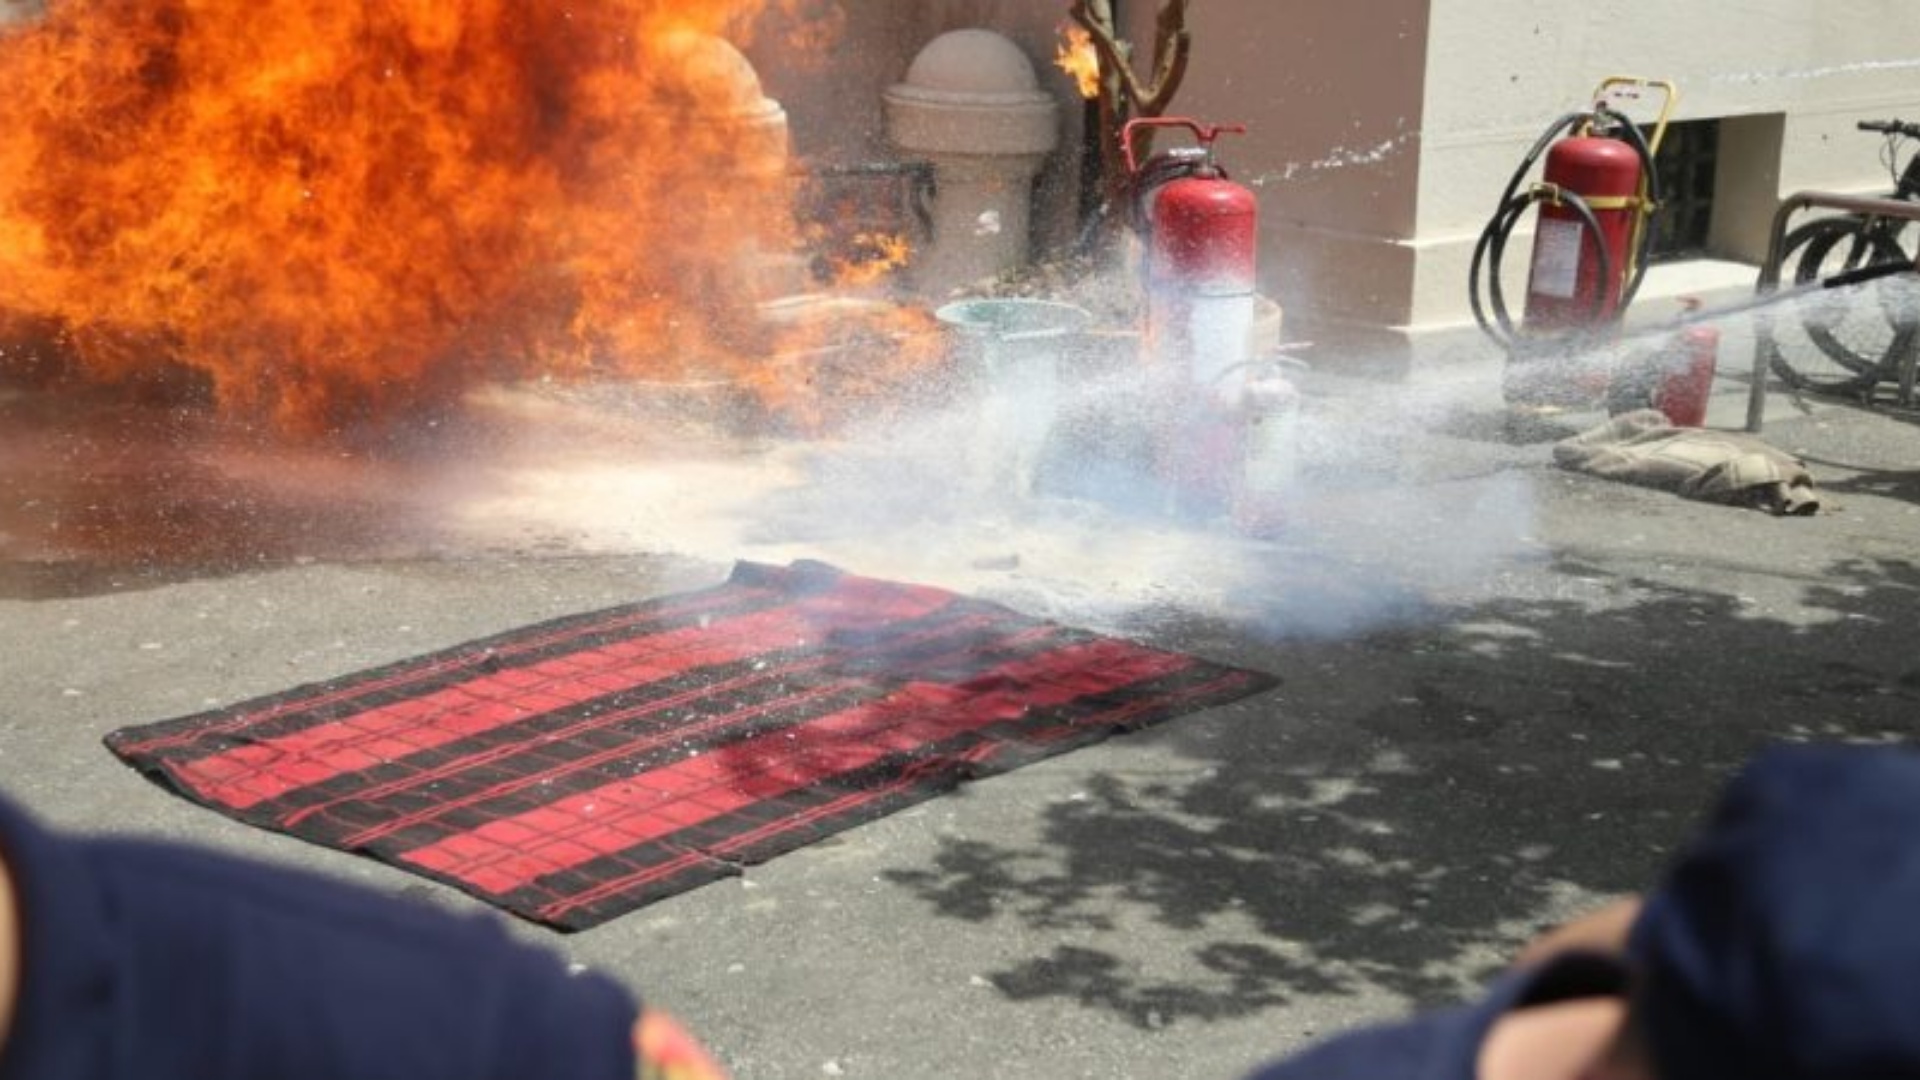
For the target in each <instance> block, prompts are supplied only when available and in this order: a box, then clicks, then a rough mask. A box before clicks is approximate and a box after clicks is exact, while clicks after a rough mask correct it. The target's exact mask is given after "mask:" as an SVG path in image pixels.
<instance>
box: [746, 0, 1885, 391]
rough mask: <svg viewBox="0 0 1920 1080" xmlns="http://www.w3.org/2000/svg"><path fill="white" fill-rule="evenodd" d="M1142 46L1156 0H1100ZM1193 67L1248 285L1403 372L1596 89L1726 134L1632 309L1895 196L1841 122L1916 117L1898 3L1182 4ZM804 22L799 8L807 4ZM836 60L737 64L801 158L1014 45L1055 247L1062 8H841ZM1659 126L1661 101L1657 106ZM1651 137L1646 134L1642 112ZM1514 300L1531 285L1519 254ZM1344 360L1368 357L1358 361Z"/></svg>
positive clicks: (1072, 163) (760, 41)
mask: <svg viewBox="0 0 1920 1080" xmlns="http://www.w3.org/2000/svg"><path fill="white" fill-rule="evenodd" d="M1116 3H1117V4H1118V6H1119V7H1120V9H1121V11H1122V13H1123V14H1124V15H1125V16H1126V17H1127V19H1128V20H1129V34H1130V36H1131V37H1132V39H1133V40H1134V41H1135V42H1137V43H1139V46H1140V48H1141V50H1142V51H1146V50H1147V49H1149V48H1150V45H1151V41H1152V24H1153V17H1154V14H1155V12H1156V10H1157V9H1158V6H1159V0H1116ZM1190 4H1191V7H1190V14H1189V25H1190V29H1191V31H1192V33H1193V38H1194V49H1193V62H1192V65H1191V68H1190V69H1189V72H1188V75H1187V79H1186V82H1185V84H1184V86H1183V88H1182V90H1181V92H1180V94H1179V96H1178V98H1177V99H1176V100H1175V102H1174V108H1173V110H1172V111H1173V112H1174V113H1175V114H1179V115H1187V116H1192V117H1195V118H1197V119H1201V120H1205V121H1208V122H1214V123H1224V122H1235V121H1237V122H1244V123H1246V124H1247V125H1248V126H1249V128H1250V129H1251V130H1250V132H1249V134H1247V135H1246V136H1243V137H1239V138H1232V137H1229V138H1228V139H1227V140H1226V141H1224V142H1223V143H1222V145H1221V155H1222V159H1223V161H1224V162H1225V164H1226V165H1227V166H1228V168H1229V169H1230V171H1231V172H1232V174H1233V176H1234V178H1235V179H1236V180H1239V181H1241V182H1242V183H1245V184H1247V185H1248V186H1249V187H1251V188H1252V189H1253V190H1254V191H1255V192H1256V193H1257V194H1258V195H1259V197H1260V203H1261V232H1262V247H1261V279H1262V287H1263V290H1264V291H1265V292H1267V293H1268V294H1269V295H1272V296H1274V297H1276V298H1277V299H1279V300H1280V301H1281V302H1282V304H1283V305H1284V306H1285V307H1286V310H1287V325H1288V331H1287V333H1288V336H1289V337H1291V338H1295V339H1299V340H1314V341H1316V342H1321V343H1325V344H1329V345H1336V344H1337V345H1341V346H1346V348H1344V349H1343V350H1342V351H1341V352H1339V353H1334V352H1333V351H1332V350H1330V349H1329V350H1326V351H1325V352H1323V353H1322V355H1343V356H1354V357H1364V358H1372V359H1380V360H1383V361H1385V362H1387V363H1398V362H1401V361H1402V360H1403V359H1404V356H1405V355H1406V354H1407V352H1408V350H1407V348H1406V346H1407V345H1408V343H1409V342H1411V341H1413V340H1416V339H1418V338H1420V337H1422V336H1425V335H1428V334H1432V333H1437V332H1443V331H1452V330H1459V329H1462V328H1466V327H1470V326H1471V315H1470V312H1469V309H1468V305H1467V274H1468V264H1469V259H1470V256H1471V253H1472V248H1473V245H1474V242H1475V240H1476V239H1477V237H1478V235H1479V232H1480V230H1481V229H1482V227H1483V226H1484V225H1485V223H1486V221H1487V219H1488V218H1489V217H1490V216H1491V215H1492V213H1493V210H1494V208H1495V203H1496V200H1497V199H1498V198H1499V195H1500V193H1501V191H1502V190H1503V188H1504V187H1505V185H1506V183H1507V181H1508V179H1509V177H1510V176H1511V175H1512V173H1513V171H1514V169H1515V168H1516V167H1517V166H1518V164H1519V163H1520V160H1521V158H1522V157H1523V156H1524V154H1525V153H1526V151H1527V149H1528V148H1529V147H1530V146H1531V145H1532V143H1533V142H1534V140H1535V139H1536V138H1537V137H1538V136H1539V134H1540V132H1541V131H1542V130H1544V129H1545V128H1546V126H1547V125H1548V124H1550V123H1551V122H1552V121H1553V120H1554V119H1556V118H1557V117H1559V116H1560V115H1562V114H1563V113H1566V112H1568V111H1572V110H1575V109H1580V108H1583V107H1585V106H1587V105H1588V104H1590V101H1589V99H1590V97H1591V95H1592V93H1593V91H1594V89H1595V87H1596V86H1597V85H1598V84H1599V82H1600V81H1601V80H1602V79H1603V78H1605V77H1606V76H1609V75H1616V74H1618V75H1635V76H1643V77H1647V78H1656V79H1666V80H1671V81H1672V82H1674V83H1675V84H1676V85H1677V87H1678V89H1679V95H1678V99H1677V102H1676V103H1675V104H1676V110H1675V114H1674V118H1675V119H1676V120H1700V119H1718V120H1720V122H1721V130H1720V137H1721V151H1720V152H1721V158H1722V164H1721V166H1720V171H1719V189H1718V191H1717V192H1716V196H1715V215H1714V222H1713V226H1712V234H1711V237H1710V241H1709V243H1710V247H1711V248H1712V253H1713V254H1714V255H1715V256H1716V258H1717V259H1719V260H1722V261H1720V262H1717V263H1715V264H1712V265H1710V266H1706V267H1704V268H1703V272H1704V273H1703V275H1693V276H1689V275H1688V274H1687V273H1684V272H1681V273H1670V272H1666V271H1658V272H1656V273H1655V274H1654V275H1651V276H1650V277H1649V280H1648V283H1647V286H1646V288H1645V289H1643V292H1642V302H1643V303H1649V304H1651V303H1654V302H1657V301H1659V300H1660V298H1661V296H1662V295H1663V292H1668V293H1670V292H1675V291H1681V290H1689V289H1693V288H1696V287H1697V286H1698V284H1699V282H1700V281H1703V280H1704V281H1707V282H1710V283H1711V282H1719V283H1722V284H1725V283H1729V282H1731V283H1736V284H1737V283H1744V282H1751V280H1752V276H1753V272H1754V271H1753V264H1755V263H1757V262H1758V260H1759V259H1760V257H1761V255H1762V253H1763V251H1764V245H1765V240H1766V231H1767V226H1768V224H1769V222H1770V220H1771V216H1772V213H1773V210H1774V207H1775V206H1776V205H1777V204H1778V200H1779V199H1780V198H1781V197H1782V196H1783V195H1785V194H1789V193H1791V192H1794V191H1798V190H1803V189H1808V188H1821V189H1831V190H1842V191H1856V192H1865V191H1878V190H1883V189H1885V188H1886V187H1887V186H1888V178H1887V175H1886V172H1885V169H1884V168H1883V167H1882V166H1881V164H1880V163H1879V151H1880V141H1879V139H1878V138H1877V137H1876V136H1871V135H1866V134H1862V133H1859V132H1856V131H1855V130H1854V129H1853V124H1854V122H1855V121H1856V120H1859V119H1865V118H1871V117H1881V118H1884V117H1890V116H1900V117H1905V118H1911V119H1916V120H1920V8H1917V7H1915V6H1914V4H1913V0H1826V2H1824V3H1817V4H1816V3H1811V2H1809V0H1742V2H1741V3H1738V4H1733V3H1726V2H1723V0H1702V2H1697V3H1690V4H1679V3H1672V2H1670V0H1284V2H1281V0H1190ZM801 7H802V8H803V9H804V8H805V5H801ZM839 9H840V11H841V13H842V17H843V18H844V26H843V27H842V32H841V35H840V38H839V41H840V44H839V45H838V46H837V47H835V48H834V49H832V50H831V51H830V52H828V53H827V54H825V55H823V56H820V57H816V58H815V59H813V60H812V61H810V62H800V61H799V60H797V59H796V54H795V53H794V52H793V51H792V50H790V49H788V48H786V46H785V44H784V42H783V39H782V36H781V34H780V33H779V27H778V25H777V19H776V20H775V23H774V24H773V25H770V26H769V27H767V28H765V32H763V33H761V34H759V35H758V36H757V37H756V40H755V41H754V42H753V43H752V44H750V45H749V46H748V48H747V51H748V54H749V56H750V58H752V59H753V60H754V62H755V65H756V67H757V68H758V69H759V71H760V72H761V74H762V78H763V80H764V81H765V82H766V84H767V89H768V92H769V93H770V94H771V95H772V96H774V97H776V98H778V99H779V100H780V101H781V102H782V104H783V105H784V106H785V107H786V109H787V111H788V113H789V117H790V122H791V126H792V129H793V134H794V143H795V147H796V150H797V152H799V153H800V154H802V155H804V156H806V157H808V158H810V159H813V160H825V161H839V162H848V161H861V160H866V161H879V160H885V159H887V158H888V157H890V156H891V155H892V153H893V152H892V151H891V149H890V148H889V147H888V146H887V143H886V139H885V132H884V130H883V126H882V123H881V107H880V94H881V93H882V92H883V91H884V90H885V89H886V87H887V86H889V85H891V84H892V83H893V82H895V81H897V80H898V79H899V78H900V77H901V76H902V75H903V74H904V72H905V70H906V67H907V65H908V64H909V63H910V62H911V61H912V58H913V56H914V55H915V53H916V52H917V51H918V49H919V48H920V47H921V46H923V45H925V44H926V42H927V41H929V40H931V39H932V38H933V37H934V36H935V35H937V34H939V33H941V32H944V31H946V30H951V29H957V28H961V27H968V26H983V27H988V28H991V29H995V30H998V31H1000V32H1001V33H1003V34H1006V35H1007V36H1008V37H1010V38H1012V39H1013V40H1014V41H1015V42H1016V43H1017V44H1018V45H1019V46H1020V47H1021V48H1022V49H1023V50H1024V51H1025V52H1026V53H1027V54H1028V56H1029V58H1030V59H1032V61H1033V62H1034V65H1035V68H1036V71H1037V72H1038V73H1039V75H1040V79H1041V83H1042V85H1043V86H1044V87H1045V88H1046V89H1048V90H1049V91H1051V92H1053V93H1055V94H1056V95H1058V96H1059V98H1060V100H1061V103H1062V109H1061V124H1062V136H1061V147H1062V150H1061V151H1060V153H1059V154H1057V155H1056V160H1055V161H1053V162H1052V163H1051V164H1050V165H1049V167H1048V169H1047V170H1046V171H1045V172H1044V173H1043V174H1042V176H1041V178H1040V181H1039V185H1038V191H1037V195H1036V198H1037V204H1036V210H1037V212H1036V214H1035V222H1036V230H1037V231H1038V233H1039V234H1040V235H1038V236H1037V237H1036V242H1037V244H1038V246H1039V247H1040V248H1041V249H1042V250H1045V249H1046V248H1048V247H1049V246H1054V247H1057V246H1059V245H1062V244H1065V243H1068V242H1070V240H1071V237H1072V227H1071V224H1072V220H1073V206H1074V186H1075V185H1074V177H1075V176H1076V173H1077V169H1078V163H1077V161H1076V160H1075V154H1076V152H1077V149H1078V148H1079V146H1080V145H1081V139H1080V131H1079V126H1080V121H1081V111H1080V109H1079V108H1077V107H1076V101H1077V99H1076V98H1075V96H1074V92H1073V88H1072V86H1071V83H1070V81H1069V80H1068V79H1067V78H1066V77H1065V76H1064V75H1063V74H1061V73H1059V72H1057V71H1055V70H1054V69H1053V68H1052V64H1051V61H1052V56H1053V50H1054V47H1055V43H1056V42H1057V40H1058V32H1059V27H1060V26H1061V25H1062V23H1063V22H1064V21H1065V19H1066V9H1067V4H1066V2H1065V0H1047V2H1044V3H1042V2H1035V0H916V2H914V3H901V2H899V0H839ZM1647 104H1648V107H1649V108H1652V107H1653V106H1654V105H1655V104H1657V103H1656V102H1652V101H1649V102H1648V103H1647ZM1648 115H1649V116H1650V115H1651V113H1649V114H1648ZM1516 247H1517V250H1515V251H1514V253H1513V256H1512V257H1510V259H1509V262H1510V263H1512V264H1513V265H1512V266H1511V267H1510V270H1512V271H1513V273H1510V275H1509V277H1510V278H1511V279H1512V280H1510V281H1509V285H1508V292H1509V294H1510V296H1511V297H1512V298H1513V300H1514V302H1515V304H1516V305H1517V304H1518V302H1519V295H1518V294H1519V293H1520V291H1521V290H1522V289H1523V288H1524V280H1522V278H1523V276H1524V269H1525V265H1524V264H1525V262H1526V257H1525V255H1526V251H1527V250H1528V249H1529V248H1530V245H1529V244H1528V243H1527V242H1526V240H1525V238H1524V237H1522V238H1519V239H1518V240H1516ZM1356 362H1359V361H1356Z"/></svg>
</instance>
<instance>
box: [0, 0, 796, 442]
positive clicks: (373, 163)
mask: <svg viewBox="0 0 1920 1080" xmlns="http://www.w3.org/2000/svg"><path fill="white" fill-rule="evenodd" d="M766 2H767V0H575V2H574V3H571V4H568V5H563V6H561V7H553V6H548V5H538V4H531V5H530V4H522V3H511V2H508V0H388V2H385V3H380V4H354V3H348V4H328V3H313V2H312V0H65V2H59V3H53V4H50V5H49V6H48V9H47V12H46V14H45V15H44V17H43V18H41V19H40V20H39V21H37V22H35V23H32V24H29V25H26V26H23V27H19V28H15V29H13V30H11V31H0V85H4V86H5V87H6V88H7V89H6V91H5V92H4V93H0V335H4V334H6V333H7V332H8V331H9V329H11V330H12V332H15V333H18V332H22V331H21V328H23V327H24V328H28V329H29V330H31V331H33V332H36V333H39V334H41V336H42V338H43V340H47V341H52V342H55V343H56V344H57V347H58V348H59V349H60V350H62V352H63V354H64V359H65V361H66V362H69V363H71V364H73V365H75V366H76V367H77V368H78V369H79V370H81V371H82V372H84V373H86V374H88V375H90V376H93V377H98V378H109V379H111V378H123V377H127V376H129V375H138V374H139V373H140V372H142V371H150V370H152V369H155V368H164V367H167V366H168V365H173V366H181V365H184V366H185V367H186V368H188V369H191V370H194V371H198V372H201V373H204V375H205V376H206V377H207V378H208V379H210V381H211V384H212V388H213V392H214V395H215V397H216V400H217V401H218V403H219V404H220V406H221V407H222V408H223V409H229V410H235V411H239V412H241V413H243V414H248V415H259V416H264V417H267V418H269V419H272V420H274V421H276V422H277V423H278V424H279V425H280V426H281V427H282V428H284V429H287V430H295V431H308V432H315V431H324V430H330V429H332V428H333V427H335V426H337V425H339V424H341V423H343V422H346V421H349V420H351V419H353V418H356V417H361V416H366V415H368V414H373V413H379V412H383V411H386V410H389V409H392V408H395V407H404V406H408V405H413V404H419V403H422V402H430V401H434V400H441V399H444V398H446V397H448V396H450V395H453V394H456V393H458V392H460V391H462V390H463V389H464V388H466V387H467V386H469V385H471V384H472V383H473V382H474V381H475V380H477V379H481V378H492V377H524V376H532V375H541V374H552V373H560V374H580V373H591V372H601V371H606V372H632V373H643V374H647V375H650V376H656V377H674V376H682V375H693V374H696V373H697V374H704V375H709V376H711V375H716V374H717V375H719V376H721V377H727V378H737V379H739V380H741V381H742V382H744V383H747V384H749V385H757V381H758V382H764V380H766V379H768V378H771V377H772V376H771V375H770V374H769V373H768V372H767V371H766V370H765V368H766V366H767V365H764V364H760V363H757V362H756V361H755V360H754V359H753V358H754V357H755V356H758V355H760V353H759V351H758V349H759V347H760V345H762V344H763V343H762V342H757V341H756V340H755V339H754V334H755V333H757V332H758V331H756V329H755V324H754V321H753V305H754V303H755V302H756V301H757V300H758V299H759V297H757V296H754V295H751V290H750V289H743V288H741V286H740V282H741V281H742V280H743V279H747V278H750V277H751V268H753V267H757V266H760V265H761V264H762V263H764V262H767V261H768V260H766V259H765V256H766V255H767V254H769V253H783V252H787V251H788V249H790V248H791V246H792V242H793V237H792V236H791V232H792V214H791V210H792V204H791V197H792V196H791V192H790V191H789V190H788V188H787V184H788V181H787V179H786V171H785V170H786V146H785V143H784V126H783V125H782V126H781V127H780V128H779V132H780V136H781V137H779V138H774V137H771V136H769V135H768V134H767V133H766V131H765V130H763V128H762V127H759V126H756V125H755V123H754V122H752V119H751V117H748V119H747V120H745V121H742V120H739V117H741V116H743V115H746V114H748V113H750V112H751V108H752V106H753V104H754V103H755V102H757V101H762V100H763V99H760V98H759V97H758V93H757V82H755V81H754V80H753V77H752V73H751V69H748V68H745V66H744V62H743V61H742V60H741V59H740V57H739V54H738V53H737V52H735V51H734V50H733V49H732V47H731V46H728V45H726V44H725V43H724V42H723V41H721V40H720V36H721V35H723V34H725V33H727V32H729V31H738V30H740V29H741V28H743V27H745V26H748V25H749V24H750V20H751V18H752V16H753V15H755V14H756V13H757V12H758V11H759V10H760V9H761V7H762V6H763V4H764V3H766ZM743 268H747V269H748V272H747V273H743V272H742V271H743ZM21 355H23V353H22V352H21V350H19V349H12V350H7V349H4V348H0V371H4V370H5V369H6V368H7V367H8V366H10V365H12V364H14V363H16V360H14V359H13V358H15V357H18V356H21ZM36 362H38V361H36Z"/></svg>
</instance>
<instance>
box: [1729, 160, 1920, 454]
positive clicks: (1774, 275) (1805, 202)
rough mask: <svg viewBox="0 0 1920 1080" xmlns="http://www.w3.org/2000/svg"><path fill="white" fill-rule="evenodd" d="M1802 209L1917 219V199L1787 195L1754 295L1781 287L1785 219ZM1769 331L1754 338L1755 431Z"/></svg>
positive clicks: (1750, 413) (1750, 402) (1763, 397)
mask: <svg viewBox="0 0 1920 1080" xmlns="http://www.w3.org/2000/svg"><path fill="white" fill-rule="evenodd" d="M1801 210H1832V211H1836V212H1838V213H1842V214H1860V215H1863V216H1870V217H1897V218H1905V219H1907V220H1908V221H1920V203H1911V202H1900V201H1896V200H1893V199H1881V198H1874V197H1871V196H1864V195H1840V194H1835V193H1833V192H1828V191H1802V192H1798V193H1796V194H1793V195H1789V196H1787V198H1786V199H1785V201H1783V202H1781V204H1780V209H1778V210H1776V211H1774V214H1773V230H1772V232H1771V233H1769V234H1768V237H1767V260H1766V262H1764V263H1762V264H1761V265H1760V280H1759V281H1758V282H1757V283H1756V284H1755V285H1754V294H1755V295H1756V296H1766V295H1768V294H1769V293H1772V292H1774V291H1775V290H1776V289H1778V288H1779V287H1780V262H1781V260H1782V259H1783V258H1785V256H1786V253H1785V252H1784V251H1782V250H1781V247H1782V246H1783V245H1784V244H1785V242H1786V235H1787V222H1788V220H1789V219H1791V218H1792V217H1793V215H1794V214H1796V213H1798V212H1799V211H1801ZM1914 270H1915V272H1920V258H1916V260H1915V262H1914ZM1771 332H1772V331H1771V329H1770V328H1767V329H1763V332H1762V333H1759V334H1755V335H1754V341H1753V385H1752V386H1751V387H1750V388H1749V389H1748V391H1747V430H1748V431H1751V432H1756V433H1757V432H1758V431H1759V430H1760V426H1761V424H1762V423H1764V422H1765V417H1766V409H1767V379H1768V378H1769V377H1770V375H1771V373H1770V372H1769V371H1768V369H1767V344H1768V340H1767V339H1768V337H1769V336H1770V334H1771Z"/></svg>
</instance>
